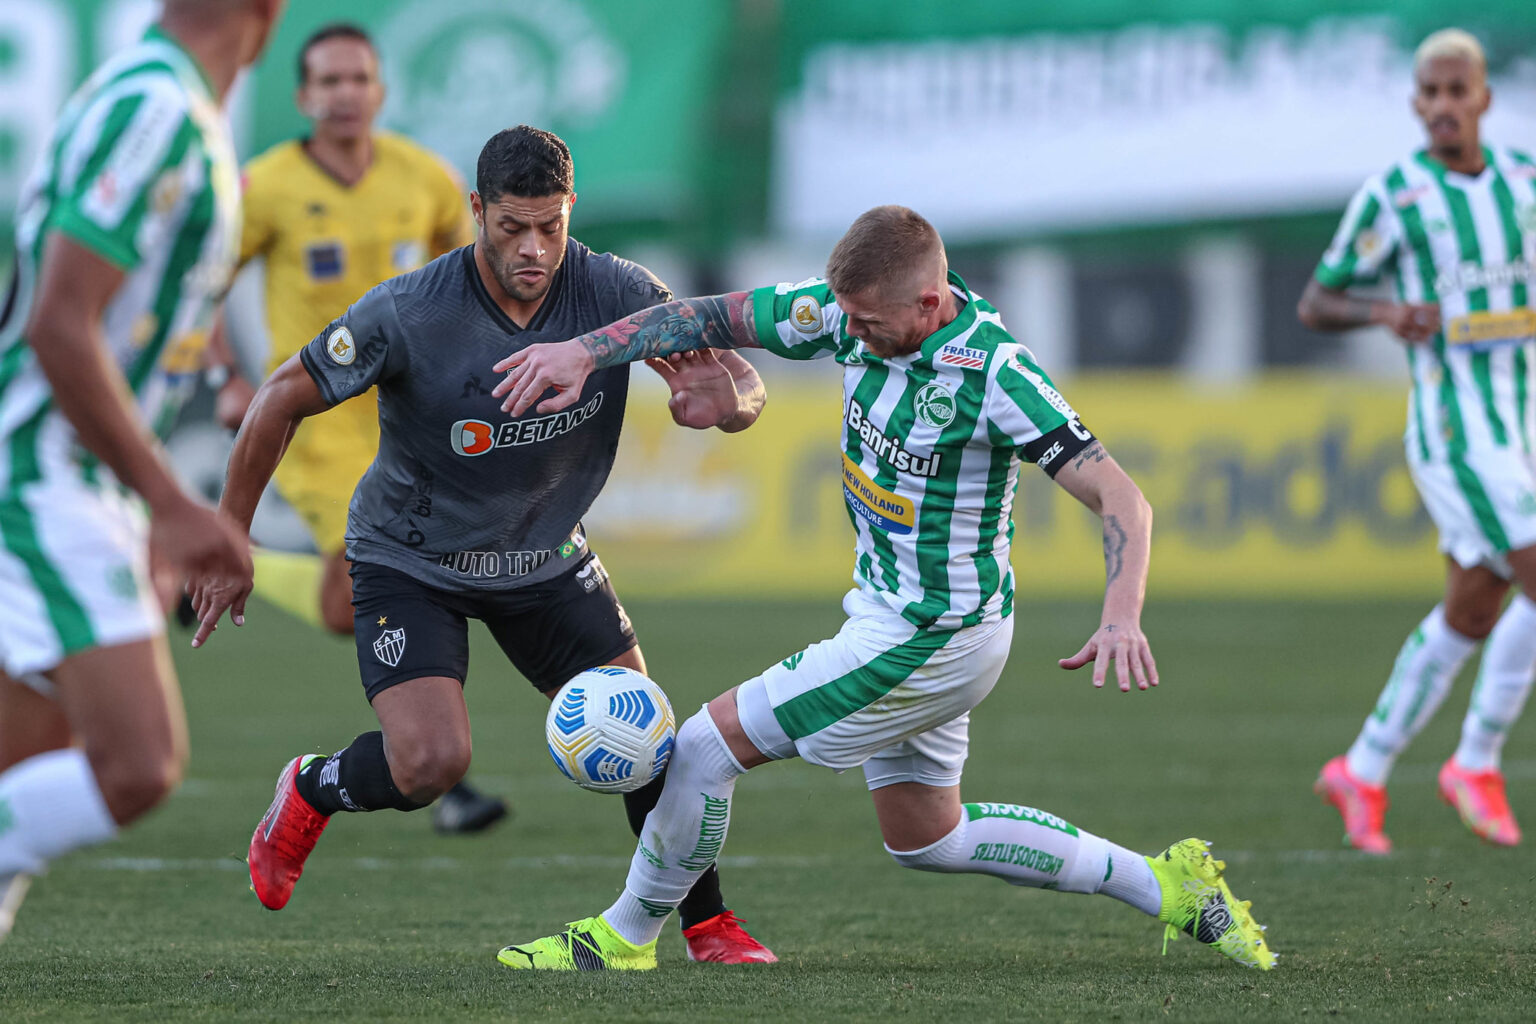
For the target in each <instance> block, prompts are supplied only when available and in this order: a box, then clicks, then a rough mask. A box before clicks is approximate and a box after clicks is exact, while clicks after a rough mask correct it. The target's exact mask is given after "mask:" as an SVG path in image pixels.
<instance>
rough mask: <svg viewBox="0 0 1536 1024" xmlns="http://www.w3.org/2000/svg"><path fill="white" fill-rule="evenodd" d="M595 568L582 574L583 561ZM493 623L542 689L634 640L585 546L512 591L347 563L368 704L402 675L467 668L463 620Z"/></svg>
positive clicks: (458, 675)
mask: <svg viewBox="0 0 1536 1024" xmlns="http://www.w3.org/2000/svg"><path fill="white" fill-rule="evenodd" d="M589 564H590V565H591V566H592V567H593V568H594V570H595V571H592V572H583V571H582V570H584V569H585V568H586V567H587V566H588V565H589ZM470 619H479V620H480V621H481V622H483V623H485V625H486V627H487V628H489V629H490V631H491V635H492V636H493V637H495V638H496V642H497V643H498V644H500V645H501V649H502V651H504V652H505V653H506V655H507V657H508V658H509V659H511V661H512V664H513V665H514V666H515V667H516V668H517V670H518V671H519V672H521V673H522V674H523V675H524V676H526V677H527V678H528V681H529V682H531V683H533V685H534V686H535V687H537V688H538V689H539V691H540V692H542V693H549V692H550V691H552V690H558V689H559V688H560V687H561V686H563V685H564V684H565V682H566V680H568V679H570V678H571V677H572V676H574V675H575V674H576V673H578V672H582V671H585V670H586V669H589V668H592V667H594V666H596V665H603V664H607V663H608V662H611V661H612V660H613V659H614V658H617V657H619V656H620V655H621V654H623V653H624V652H625V651H627V650H629V649H630V648H632V647H634V646H635V631H634V628H633V627H632V626H630V624H629V616H628V615H626V614H624V606H623V605H621V604H619V598H618V595H617V594H615V593H614V592H613V584H612V583H610V582H609V580H608V572H607V570H606V569H604V568H603V563H602V562H600V561H598V559H597V556H596V555H595V554H593V553H591V552H590V551H589V552H588V553H587V556H586V557H585V558H583V559H582V560H581V561H580V562H578V563H576V565H574V566H573V567H572V568H571V570H570V571H569V572H566V573H563V574H561V575H560V576H557V577H555V578H554V579H552V580H546V581H545V582H543V583H534V584H531V585H529V586H526V587H519V588H517V589H516V590H502V591H483V592H478V593H459V592H455V591H450V590H439V589H438V588H436V587H431V586H428V585H427V584H425V583H422V582H421V581H420V580H417V579H415V578H413V577H411V576H407V575H406V574H405V573H403V572H400V571H399V570H396V569H390V568H386V567H385V566H382V565H376V564H373V563H370V562H354V563H353V564H352V635H353V636H354V637H355V638H356V640H357V664H358V668H359V669H360V670H361V673H362V678H363V689H364V690H365V691H366V692H367V694H368V700H369V701H370V702H371V701H372V700H373V698H374V697H376V696H378V695H379V693H380V692H381V691H383V690H387V689H389V688H390V687H391V686H394V685H395V684H396V683H403V682H405V681H406V680H407V679H420V678H422V677H424V676H448V677H449V678H452V679H457V680H458V681H459V682H460V684H462V683H463V682H464V677H465V675H466V674H467V673H468V671H469V622H468V620H470Z"/></svg>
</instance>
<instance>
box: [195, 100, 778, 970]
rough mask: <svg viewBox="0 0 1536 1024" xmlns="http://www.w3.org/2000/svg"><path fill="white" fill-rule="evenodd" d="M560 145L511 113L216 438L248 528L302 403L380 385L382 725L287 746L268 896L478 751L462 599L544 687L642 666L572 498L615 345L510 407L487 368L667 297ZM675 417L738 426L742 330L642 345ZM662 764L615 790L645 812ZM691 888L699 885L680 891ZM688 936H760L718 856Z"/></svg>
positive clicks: (201, 636)
mask: <svg viewBox="0 0 1536 1024" xmlns="http://www.w3.org/2000/svg"><path fill="white" fill-rule="evenodd" d="M572 186H573V171H572V164H571V157H570V152H569V150H568V149H567V148H566V146H565V143H564V142H562V141H561V140H560V139H559V138H558V137H557V136H555V135H553V134H551V133H549V132H545V131H541V130H539V129H536V128H530V127H528V126H526V125H520V126H518V127H517V128H512V129H508V130H507V131H503V132H500V133H499V134H497V135H495V136H494V137H492V138H491V140H490V141H489V142H487V143H486V145H485V148H484V149H483V150H482V151H481V153H480V160H479V165H478V168H477V173H476V191H475V192H473V193H471V195H470V205H471V207H472V209H473V211H474V215H475V221H476V224H477V227H478V229H479V230H478V235H477V237H476V239H475V242H474V244H473V245H470V246H466V247H464V248H462V249H457V250H454V251H452V252H449V253H446V254H444V255H443V256H441V257H439V258H438V259H436V260H434V261H432V262H431V263H429V264H427V265H426V266H424V267H422V268H421V269H419V270H416V271H413V272H411V273H408V274H403V275H401V276H399V277H396V278H392V279H391V280H388V281H385V282H384V283H382V284H380V285H378V286H376V287H374V288H373V289H371V290H370V291H369V292H368V293H367V294H365V295H364V296H363V297H362V298H360V299H358V300H357V302H355V303H354V304H353V305H352V307H351V308H350V309H348V310H347V311H346V313H344V314H343V315H342V316H341V317H339V318H338V319H336V320H335V321H333V322H332V323H331V324H330V325H329V326H328V327H327V328H326V329H325V330H324V331H323V332H321V334H320V335H319V336H318V337H316V338H315V339H314V340H312V341H310V342H309V344H308V345H306V346H305V347H304V348H302V349H300V350H299V352H298V353H297V354H296V355H295V356H294V357H293V358H291V359H289V360H288V361H287V362H285V363H284V364H283V365H282V366H280V367H279V368H278V369H277V370H276V371H275V372H274V373H273V375H272V377H271V378H270V379H268V380H267V382H266V383H265V384H263V385H262V386H261V388H260V389H259V390H258V391H257V393H256V396H255V398H254V399H253V400H252V402H251V406H250V410H249V412H248V413H247V414H246V419H245V422H244V425H243V426H242V428H241V431H240V435H239V437H238V438H237V439H236V442H235V448H234V451H233V453H232V454H231V455H230V460H229V478H228V481H227V483H226V486H225V491H224V498H223V502H222V508H223V509H224V510H225V511H226V512H228V513H229V515H230V516H231V517H232V518H233V519H234V520H235V521H236V522H237V523H240V524H242V525H245V526H247V527H249V524H250V521H251V517H252V515H253V514H254V512H255V509H256V504H257V501H258V500H259V498H260V496H261V492H262V489H263V488H264V487H265V486H266V484H267V481H268V480H269V479H270V477H271V475H272V471H273V469H274V468H275V467H276V466H277V463H278V461H279V460H280V459H281V458H282V454H283V450H284V448H285V446H286V444H287V440H288V438H290V437H291V436H292V434H293V430H294V428H295V427H296V426H297V425H298V423H299V421H300V420H302V419H303V418H305V417H307V416H313V415H317V414H319V413H322V412H324V411H325V410H326V409H328V408H330V407H331V406H333V405H336V404H337V403H339V402H342V401H345V400H346V399H348V398H352V397H354V396H356V395H361V394H363V393H365V392H366V391H367V390H368V389H369V388H370V387H371V386H373V385H375V384H376V385H378V403H379V434H380V440H379V454H378V457H377V458H376V459H375V460H374V462H373V465H372V466H371V467H370V468H369V469H368V472H367V473H366V474H365V475H364V476H363V478H362V480H361V481H360V482H359V483H358V486H357V491H356V492H355V494H354V495H353V497H352V503H351V507H350V510H349V519H348V526H347V558H348V559H349V560H350V561H351V563H352V568H351V574H352V582H353V612H354V625H353V633H354V636H355V638H356V642H357V655H358V664H359V667H360V669H361V674H362V681H363V687H364V690H365V691H366V693H367V696H368V700H369V701H370V703H371V704H372V705H373V709H374V712H375V714H377V716H378V719H379V725H380V731H378V732H368V733H364V734H363V735H361V736H359V737H357V738H356V739H355V740H353V741H352V743H351V745H350V746H348V747H346V748H345V749H343V750H340V751H338V752H336V753H335V754H332V755H331V756H329V757H326V756H323V755H318V754H309V755H304V756H300V757H296V758H294V759H293V760H292V761H290V762H289V763H288V764H287V765H286V766H285V767H284V768H283V771H282V773H281V775H280V776H279V777H278V782H277V793H276V796H275V798H274V799H273V802H272V805H271V807H269V808H268V810H267V813H266V815H265V816H264V817H263V818H262V820H261V822H260V823H259V824H258V825H257V828H256V832H255V834H254V835H253V836H252V838H251V847H250V857H249V860H250V872H251V883H252V886H253V888H254V889H255V890H256V894H257V896H258V897H259V898H260V899H261V902H262V903H263V904H264V905H265V906H267V907H269V908H271V909H273V910H277V909H281V908H282V907H283V906H285V905H286V904H287V902H288V899H289V897H290V896H291V895H292V893H293V887H294V884H295V883H296V882H297V881H298V878H299V875H300V873H301V872H302V871H303V868H304V861H305V859H306V858H307V857H308V855H309V852H310V851H311V850H312V849H313V848H314V845H315V842H316V841H317V840H318V839H319V838H320V833H321V832H322V831H323V830H324V829H325V826H326V824H327V822H328V821H329V820H330V816H331V815H332V814H334V813H336V812H338V811H372V810H380V809H383V808H394V809H396V810H402V811H409V810H415V809H417V808H420V807H424V806H426V805H427V804H429V803H431V802H432V801H433V800H434V799H436V798H437V797H438V796H440V795H441V794H442V793H443V792H444V791H446V790H447V789H448V788H449V787H451V786H452V785H453V784H454V783H455V782H457V781H458V780H459V779H460V778H461V777H462V776H463V775H464V773H465V772H466V771H467V770H468V768H469V760H470V730H469V716H468V711H467V709H466V707H465V704H464V694H463V685H464V677H465V674H466V672H467V669H468V660H469V651H468V632H467V620H468V619H479V620H480V621H482V622H484V623H485V624H486V626H487V627H488V628H489V629H490V631H491V635H492V636H493V637H495V639H496V641H497V643H498V644H500V646H501V648H502V650H503V651H504V652H505V653H506V655H507V657H508V658H509V659H510V660H511V661H512V663H513V665H515V666H516V667H517V669H518V670H519V671H520V672H522V674H523V675H524V676H526V677H527V678H528V679H529V680H530V681H531V682H532V683H533V684H534V686H535V687H537V688H538V689H539V690H540V691H541V692H543V693H544V694H545V695H546V696H547V697H551V698H552V697H553V696H554V694H555V692H556V691H557V690H558V689H559V688H560V686H561V684H563V683H564V682H565V681H566V680H567V679H569V678H570V677H571V676H573V675H575V674H576V673H578V672H580V671H582V670H584V669H587V668H591V667H593V666H596V665H601V664H615V665H625V666H628V667H630V668H634V669H637V670H639V671H641V672H644V671H645V660H644V658H643V657H642V656H641V653H640V649H639V647H638V646H637V644H636V640H635V634H634V630H633V629H632V628H631V626H630V623H629V619H628V617H627V616H626V615H625V614H624V609H623V607H622V606H621V605H620V604H619V601H618V598H617V596H616V595H615V593H614V590H613V586H612V584H611V583H610V582H609V581H608V574H607V572H606V571H605V570H604V569H603V566H602V563H601V562H600V561H598V559H597V556H596V555H595V554H594V553H593V552H592V551H591V550H590V549H589V548H588V546H587V539H586V534H585V531H584V530H583V528H582V525H581V517H582V516H583V515H585V514H586V511H587V509H588V508H589V507H590V505H591V503H592V500H593V499H594V498H595V497H596V496H597V494H598V492H599V491H600V490H601V489H602V486H603V483H604V482H605V481H606V480H607V478H608V473H609V470H610V469H611V468H612V466H613V460H614V455H615V453H616V451H617V449H618V443H619V430H620V428H621V426H622V424H623V419H624V404H625V397H626V392H627V389H628V384H629V377H628V371H627V368H626V367H624V366H618V367H614V368H613V369H611V370H606V371H602V372H600V373H597V374H594V375H593V376H592V378H591V379H590V380H589V381H588V382H587V384H586V386H585V387H584V388H583V390H582V394H581V396H580V398H579V400H578V401H577V402H576V403H575V405H574V406H573V407H572V408H570V409H568V410H564V411H562V412H560V413H557V414H555V415H552V416H539V415H536V414H532V415H526V416H522V417H518V418H515V419H509V418H508V417H507V416H506V415H505V414H504V413H502V412H501V409H500V402H499V400H498V399H497V398H495V397H494V396H492V394H491V389H490V387H489V386H485V385H482V384H481V376H482V375H483V374H486V373H487V368H488V367H489V366H490V365H491V364H492V363H494V362H496V360H497V359H499V358H501V357H502V356H503V355H505V354H506V352H507V350H508V348H509V347H510V348H511V349H513V350H517V349H520V348H522V347H524V346H527V345H534V344H539V343H541V342H554V341H562V340H564V339H566V338H569V337H573V336H575V335H578V334H582V333H584V332H586V331H589V330H593V329H594V328H597V327H600V326H602V325H603V324H606V323H609V322H611V321H613V320H616V319H619V318H621V317H623V316H626V315H629V314H631V313H635V312H638V311H639V310H641V309H645V308H647V307H649V306H652V305H655V304H656V303H658V302H664V301H667V300H668V299H670V298H671V293H670V292H669V291H668V290H667V288H666V287H665V286H664V285H663V284H662V283H661V282H660V281H658V280H657V279H656V278H655V277H654V276H653V275H652V274H651V273H650V272H649V271H647V270H646V269H645V268H644V267H641V266H639V265H637V264H635V263H631V262H629V261H628V260H624V259H620V258H619V257H617V256H613V255H610V254H607V253H594V252H592V251H591V250H590V249H588V248H587V247H586V246H584V245H582V244H581V243H580V242H578V241H576V240H575V239H572V238H570V237H569V236H568V230H569V224H570V213H571V207H572V205H573V204H574V203H575V201H576V194H575V192H574V191H573V188H572ZM653 368H655V369H656V370H657V371H658V372H659V373H661V375H662V376H663V377H664V378H665V379H666V380H667V383H668V385H669V387H670V388H671V391H672V398H671V401H670V402H669V406H670V408H671V410H672V414H673V418H674V419H675V420H676V421H677V422H678V423H680V424H683V425H685V426H691V427H696V428H705V427H711V426H716V427H719V428H720V429H722V430H727V431H731V430H741V429H744V428H745V427H747V426H749V425H751V423H752V422H753V421H755V420H756V418H757V415H758V412H759V411H760V410H761V408H762V404H763V397H764V396H763V388H762V382H761V381H760V380H759V379H758V377H757V375H756V373H755V372H753V370H752V368H751V366H750V365H749V364H748V363H747V362H746V361H745V360H743V359H741V358H740V357H739V356H737V355H736V354H735V353H721V354H720V355H719V356H718V358H716V357H715V356H713V355H710V356H708V357H706V358H703V359H699V358H693V359H690V360H689V361H687V362H658V363H654V364H653ZM250 589H251V579H250V577H249V576H244V577H238V576H204V577H200V578H195V579H194V580H193V581H192V586H191V593H192V598H193V605H194V607H195V608H196V610H197V613H198V618H199V620H200V624H199V628H198V630H197V633H196V635H195V637H194V638H193V641H192V645H193V646H194V647H197V646H201V644H202V643H203V642H204V641H206V640H207V638H208V636H209V635H210V634H211V633H212V631H213V629H214V628H215V626H216V624H217V622H218V620H219V617H220V616H221V615H222V614H223V613H224V611H225V610H230V611H231V618H232V621H234V623H235V624H236V625H240V624H242V623H243V621H244V604H245V599H246V597H247V596H248V595H249V593H250ZM661 783H662V780H661V779H658V780H656V781H655V782H653V783H652V784H651V785H649V786H647V787H645V788H644V789H642V790H640V791H638V792H636V793H629V794H625V808H626V811H627V812H628V816H629V819H630V826H631V829H632V830H633V831H634V832H635V833H636V834H637V835H638V834H639V830H640V827H641V826H642V825H643V823H644V821H645V816H646V814H647V812H649V810H650V809H651V807H653V806H654V805H655V802H656V799H657V797H658V796H659V795H660V792H661ZM690 904H691V906H690ZM683 908H684V909H683V915H682V917H683V920H682V923H683V925H684V935H685V936H686V938H687V941H688V955H689V957H690V958H691V959H694V960H713V961H717V962H726V963H766V962H772V961H773V960H774V959H775V957H774V956H773V954H772V953H771V952H770V951H769V950H768V949H766V948H765V947H763V946H762V945H761V944H760V943H758V942H757V941H756V940H755V939H753V938H752V936H750V935H749V934H747V932H746V931H745V930H744V929H743V928H742V927H741V925H740V922H739V921H738V920H737V919H736V917H735V916H734V915H733V914H732V913H731V912H730V911H729V910H727V909H726V907H725V904H724V902H723V900H722V898H721V895H720V884H719V879H718V876H715V875H713V874H711V875H709V876H705V878H703V879H701V881H700V884H699V885H698V886H696V887H695V889H694V891H693V893H692V894H691V895H690V898H689V901H688V902H685V903H684V905H683Z"/></svg>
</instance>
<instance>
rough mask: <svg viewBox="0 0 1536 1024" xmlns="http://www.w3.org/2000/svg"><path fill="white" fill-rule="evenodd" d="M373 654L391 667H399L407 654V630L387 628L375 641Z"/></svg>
mask: <svg viewBox="0 0 1536 1024" xmlns="http://www.w3.org/2000/svg"><path fill="white" fill-rule="evenodd" d="M373 656H374V657H375V658H378V659H379V660H380V661H382V662H383V663H384V664H386V665H388V666H389V667H390V668H398V667H399V666H400V659H401V658H402V657H404V656H405V630H404V629H386V630H385V631H384V632H382V633H380V634H379V638H378V639H377V640H375V641H374V642H373Z"/></svg>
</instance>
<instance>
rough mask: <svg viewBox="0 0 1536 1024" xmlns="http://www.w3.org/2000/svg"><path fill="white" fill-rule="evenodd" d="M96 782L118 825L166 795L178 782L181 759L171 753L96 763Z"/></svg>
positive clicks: (152, 805)
mask: <svg viewBox="0 0 1536 1024" xmlns="http://www.w3.org/2000/svg"><path fill="white" fill-rule="evenodd" d="M92 769H93V771H94V773H95V775H96V785H97V787H98V788H100V790H101V798H102V801H103V802H104V803H105V804H106V805H107V811H108V813H110V814H111V815H112V819H113V820H114V821H116V822H117V823H118V824H119V825H126V824H128V823H129V822H130V821H133V820H134V819H136V818H139V817H141V816H142V815H144V814H146V813H148V812H149V811H150V810H153V809H154V808H155V807H156V806H157V805H158V804H159V803H160V802H161V801H162V800H164V799H165V798H166V797H167V796H170V794H171V793H172V792H174V791H175V789H176V787H177V786H179V785H180V784H181V778H182V771H183V769H182V762H181V761H180V759H178V758H177V757H176V756H175V755H174V753H172V752H170V751H166V752H165V753H164V754H162V755H160V756H152V757H140V758H116V759H111V760H108V761H107V762H106V763H104V764H101V765H99V766H98V765H96V764H94V763H93V765H92Z"/></svg>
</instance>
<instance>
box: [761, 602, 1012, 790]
mask: <svg viewBox="0 0 1536 1024" xmlns="http://www.w3.org/2000/svg"><path fill="white" fill-rule="evenodd" d="M843 611H845V612H846V613H847V614H848V621H847V622H845V623H843V628H842V629H840V630H839V631H838V633H837V636H835V637H833V638H832V639H831V640H824V641H822V642H821V643H818V644H812V645H811V646H809V647H807V648H806V649H805V650H803V651H801V652H799V653H798V654H792V655H790V656H789V657H788V658H785V659H784V660H783V661H782V662H780V663H779V664H777V665H774V666H773V667H772V668H770V669H768V670H767V671H766V672H764V673H763V674H762V675H760V676H757V677H756V678H754V679H749V680H748V681H747V682H745V683H742V684H741V688H740V689H739V690H737V692H736V710H737V713H738V715H739V716H740V718H741V727H742V729H743V731H745V732H746V734H747V738H748V739H750V740H751V741H752V742H753V743H754V744H755V745H756V746H757V748H758V749H759V750H761V751H762V752H763V753H765V754H767V755H768V756H769V757H774V758H785V757H793V756H795V755H799V756H800V757H802V758H804V759H805V760H807V761H809V762H810V763H812V764H819V765H822V766H824V767H827V768H832V769H834V770H836V771H840V772H841V771H846V770H848V769H849V768H856V767H858V766H860V765H863V766H864V777H865V780H866V781H867V782H868V784H869V788H870V789H879V788H880V787H882V786H890V785H894V784H895V783H898V782H921V783H924V784H926V785H930V786H953V785H955V784H956V783H958V782H959V781H960V772H961V769H962V768H963V767H964V766H965V756H966V753H967V751H968V749H969V725H970V710H971V709H972V708H974V707H975V706H976V705H977V704H979V703H981V700H982V698H983V697H985V696H986V695H987V694H988V693H991V692H992V687H993V685H994V684H995V683H996V682H997V678H998V676H999V675H1001V674H1002V671H1003V664H1004V662H1006V661H1007V660H1008V648H1009V645H1010V644H1011V643H1012V642H1013V618H1012V617H1011V616H1010V617H1008V618H1005V619H1003V620H1001V621H999V622H986V623H982V624H981V625H978V626H971V627H969V628H966V629H961V630H955V631H948V630H937V631H929V630H919V629H917V628H915V627H914V626H913V625H912V624H911V623H909V622H907V621H906V620H905V619H903V618H901V616H899V615H897V614H896V613H894V612H893V611H891V609H890V607H889V606H888V605H886V604H885V603H884V602H883V601H881V600H880V599H879V598H877V597H873V596H871V595H868V594H865V593H864V592H863V591H860V590H853V591H850V592H849V593H848V595H847V596H846V597H845V598H844V599H843Z"/></svg>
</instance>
